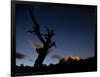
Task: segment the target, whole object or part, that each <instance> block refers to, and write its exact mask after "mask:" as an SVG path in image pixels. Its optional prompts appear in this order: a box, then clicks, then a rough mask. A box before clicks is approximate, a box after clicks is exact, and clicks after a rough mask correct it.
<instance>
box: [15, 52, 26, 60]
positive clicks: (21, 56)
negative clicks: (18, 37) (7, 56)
mask: <svg viewBox="0 0 100 77" xmlns="http://www.w3.org/2000/svg"><path fill="white" fill-rule="evenodd" d="M25 57H26V55H25V54H22V53H19V52H16V59H25Z"/></svg>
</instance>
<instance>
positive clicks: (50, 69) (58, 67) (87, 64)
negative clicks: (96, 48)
mask: <svg viewBox="0 0 100 77" xmlns="http://www.w3.org/2000/svg"><path fill="white" fill-rule="evenodd" d="M90 71H97V60H96V58H95V57H91V58H88V59H81V60H79V61H74V62H71V63H65V64H64V63H60V62H59V63H58V64H55V65H53V64H50V65H49V66H47V65H45V64H43V65H42V66H41V68H40V67H39V68H37V70H34V67H30V66H23V65H21V66H16V69H15V75H16V76H25V75H40V74H58V73H75V72H90Z"/></svg>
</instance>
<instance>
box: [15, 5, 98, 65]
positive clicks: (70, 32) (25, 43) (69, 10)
mask: <svg viewBox="0 0 100 77" xmlns="http://www.w3.org/2000/svg"><path fill="white" fill-rule="evenodd" d="M30 7H31V8H32V7H33V8H34V16H35V19H36V21H37V22H38V23H39V25H40V27H41V31H42V32H46V31H45V27H48V28H50V29H53V30H54V32H55V36H54V37H53V40H54V41H56V45H57V47H53V49H52V51H50V53H49V54H48V55H47V57H46V58H45V60H44V62H43V63H44V64H50V63H53V64H56V63H58V60H56V59H53V58H52V56H53V55H56V54H57V55H60V56H62V57H64V56H75V55H78V56H80V57H81V58H88V57H93V56H94V55H95V32H96V31H95V30H96V8H95V7H93V6H91V7H83V6H78V7H76V6H75V5H73V6H70V7H69V6H66V7H63V6H62V7H56V6H45V5H44V6H43V5H42V6H40V5H32V6H29V5H25V4H24V5H23V4H17V5H16V53H17V54H22V55H19V56H18V58H17V59H16V64H17V65H20V64H24V65H31V66H32V65H34V62H35V60H36V58H37V56H38V54H37V52H36V51H35V49H33V48H32V46H31V45H30V43H29V40H31V41H32V43H39V42H40V40H39V39H38V38H37V37H36V35H32V34H30V33H28V32H27V31H28V30H32V26H34V24H33V22H32V19H31V17H30V14H29V10H28V9H29V8H30Z"/></svg>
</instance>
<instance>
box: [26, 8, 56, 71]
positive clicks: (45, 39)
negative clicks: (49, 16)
mask: <svg viewBox="0 0 100 77" xmlns="http://www.w3.org/2000/svg"><path fill="white" fill-rule="evenodd" d="M29 13H30V16H31V19H32V21H33V23H34V26H33V28H32V29H33V30H29V31H27V32H29V33H31V34H33V35H34V34H35V35H36V36H37V37H38V39H39V40H40V41H41V43H42V44H43V47H42V48H36V51H37V53H38V57H37V59H36V61H35V64H34V70H39V69H41V66H42V63H43V61H44V59H45V57H46V56H47V54H48V52H49V49H50V48H52V47H53V46H56V44H55V42H54V41H52V37H53V36H54V31H53V30H50V29H49V28H48V27H46V32H47V33H46V34H45V33H42V32H41V31H40V25H39V24H38V23H37V21H36V20H35V18H34V15H33V9H32V8H29Z"/></svg>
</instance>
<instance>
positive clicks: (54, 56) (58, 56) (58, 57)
mask: <svg viewBox="0 0 100 77" xmlns="http://www.w3.org/2000/svg"><path fill="white" fill-rule="evenodd" d="M52 58H53V59H58V60H61V59H62V57H61V56H60V55H57V54H56V55H53V56H52Z"/></svg>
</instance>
